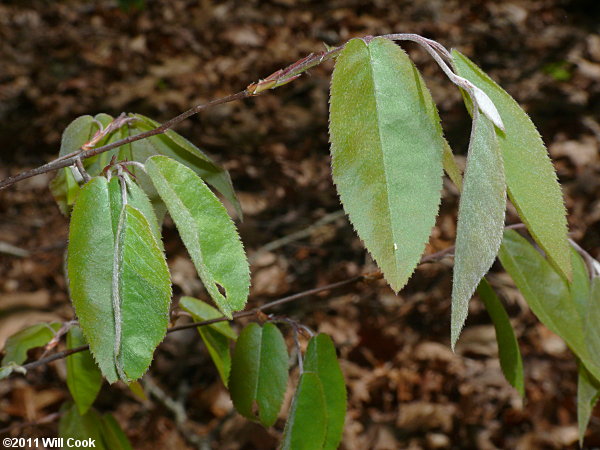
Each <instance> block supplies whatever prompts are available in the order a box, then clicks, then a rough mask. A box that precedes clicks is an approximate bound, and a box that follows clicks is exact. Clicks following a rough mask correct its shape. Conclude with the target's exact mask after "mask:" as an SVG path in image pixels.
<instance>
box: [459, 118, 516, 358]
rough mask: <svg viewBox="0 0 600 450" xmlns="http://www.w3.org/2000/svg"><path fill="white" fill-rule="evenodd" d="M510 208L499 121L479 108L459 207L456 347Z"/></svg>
mask: <svg viewBox="0 0 600 450" xmlns="http://www.w3.org/2000/svg"><path fill="white" fill-rule="evenodd" d="M505 210H506V183H505V180H504V168H503V164H502V155H501V154H500V149H499V147H498V140H497V139H496V132H495V130H494V124H493V123H492V122H491V121H490V120H489V119H488V118H487V117H486V116H484V115H483V114H481V113H479V112H478V111H476V113H475V115H474V116H473V129H472V131H471V140H470V144H469V155H468V158H467V168H466V170H465V176H464V180H463V190H462V193H461V196H460V204H459V207H458V225H457V232H456V250H455V253H454V255H455V256H454V277H453V283H452V314H451V343H452V347H453V348H454V346H455V345H456V341H457V340H458V336H459V335H460V331H461V330H462V327H463V326H464V323H465V320H466V319H467V315H468V312H469V300H470V299H471V297H472V296H473V293H474V292H475V289H476V288H477V285H478V284H479V281H480V280H481V278H482V277H483V276H484V275H485V274H486V273H487V271H488V270H489V269H490V267H491V266H492V264H493V263H494V260H495V259H496V255H497V253H498V249H499V248H500V243H501V241H502V232H503V230H504V212H505Z"/></svg>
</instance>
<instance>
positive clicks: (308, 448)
mask: <svg viewBox="0 0 600 450" xmlns="http://www.w3.org/2000/svg"><path fill="white" fill-rule="evenodd" d="M325 405H326V399H325V390H324V387H323V385H322V384H321V380H320V379H319V376H318V375H317V374H316V373H313V372H304V373H303V374H302V375H301V376H300V381H299V382H298V388H297V389H296V394H295V395H294V400H293V401H292V407H291V409H290V413H289V416H288V420H287V422H286V424H285V429H284V430H283V442H282V444H281V448H282V450H300V449H305V450H313V449H325V448H334V449H335V448H337V447H336V446H333V447H331V443H332V442H333V441H332V442H326V441H325V439H326V433H327V427H326V424H327V413H326V406H325ZM338 440H339V439H338Z"/></svg>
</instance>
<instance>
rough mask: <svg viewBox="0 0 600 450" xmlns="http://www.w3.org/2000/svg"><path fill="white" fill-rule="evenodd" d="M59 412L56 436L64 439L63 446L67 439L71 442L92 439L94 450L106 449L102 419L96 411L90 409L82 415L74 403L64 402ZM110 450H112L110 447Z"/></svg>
mask: <svg viewBox="0 0 600 450" xmlns="http://www.w3.org/2000/svg"><path fill="white" fill-rule="evenodd" d="M61 411H62V412H63V414H62V416H61V417H60V421H59V423H58V436H59V437H61V438H63V439H64V444H65V445H66V443H67V440H68V439H72V441H71V442H74V441H77V440H79V441H87V440H89V439H92V440H93V442H94V448H97V449H100V450H104V449H106V448H107V447H106V446H105V444H104V441H103V440H102V418H101V417H100V414H98V413H97V412H96V410H94V409H90V410H89V411H88V412H87V413H85V414H83V415H82V414H79V411H78V410H77V407H76V406H75V404H74V403H72V402H66V403H65V404H63V406H62V407H61ZM110 449H111V450H112V447H111V448H110Z"/></svg>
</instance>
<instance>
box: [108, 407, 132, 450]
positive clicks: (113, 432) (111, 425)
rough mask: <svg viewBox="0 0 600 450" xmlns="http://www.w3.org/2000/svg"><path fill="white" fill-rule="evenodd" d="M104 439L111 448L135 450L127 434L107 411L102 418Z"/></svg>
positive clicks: (114, 449) (111, 449)
mask: <svg viewBox="0 0 600 450" xmlns="http://www.w3.org/2000/svg"><path fill="white" fill-rule="evenodd" d="M101 431H102V440H103V441H104V443H105V444H106V448H107V449H110V450H133V447H131V443H130V442H129V439H127V435H126V434H125V433H124V432H123V430H122V429H121V427H120V426H119V424H118V422H117V421H116V420H115V418H114V417H113V416H112V414H109V413H106V414H104V415H103V416H102V419H101Z"/></svg>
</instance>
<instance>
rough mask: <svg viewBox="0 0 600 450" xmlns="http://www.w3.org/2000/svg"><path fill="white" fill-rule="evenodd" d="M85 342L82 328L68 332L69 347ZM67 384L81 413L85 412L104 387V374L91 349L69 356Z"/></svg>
mask: <svg viewBox="0 0 600 450" xmlns="http://www.w3.org/2000/svg"><path fill="white" fill-rule="evenodd" d="M85 344H87V342H86V340H85V338H84V337H83V333H82V332H81V328H79V327H72V328H71V329H70V330H69V333H68V334H67V348H68V349H72V348H75V347H79V346H81V345H85ZM67 386H68V387H69V392H71V395H72V396H73V400H74V401H75V404H76V405H77V409H78V410H79V414H81V415H83V414H85V413H86V412H87V411H88V410H89V409H90V406H92V404H93V403H94V401H95V400H96V397H97V396H98V392H100V388H101V387H102V374H101V373H100V370H98V366H96V363H95V362H94V359H93V358H92V355H91V354H90V352H89V350H86V351H83V352H79V353H75V354H73V355H70V356H69V357H68V358H67Z"/></svg>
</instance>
